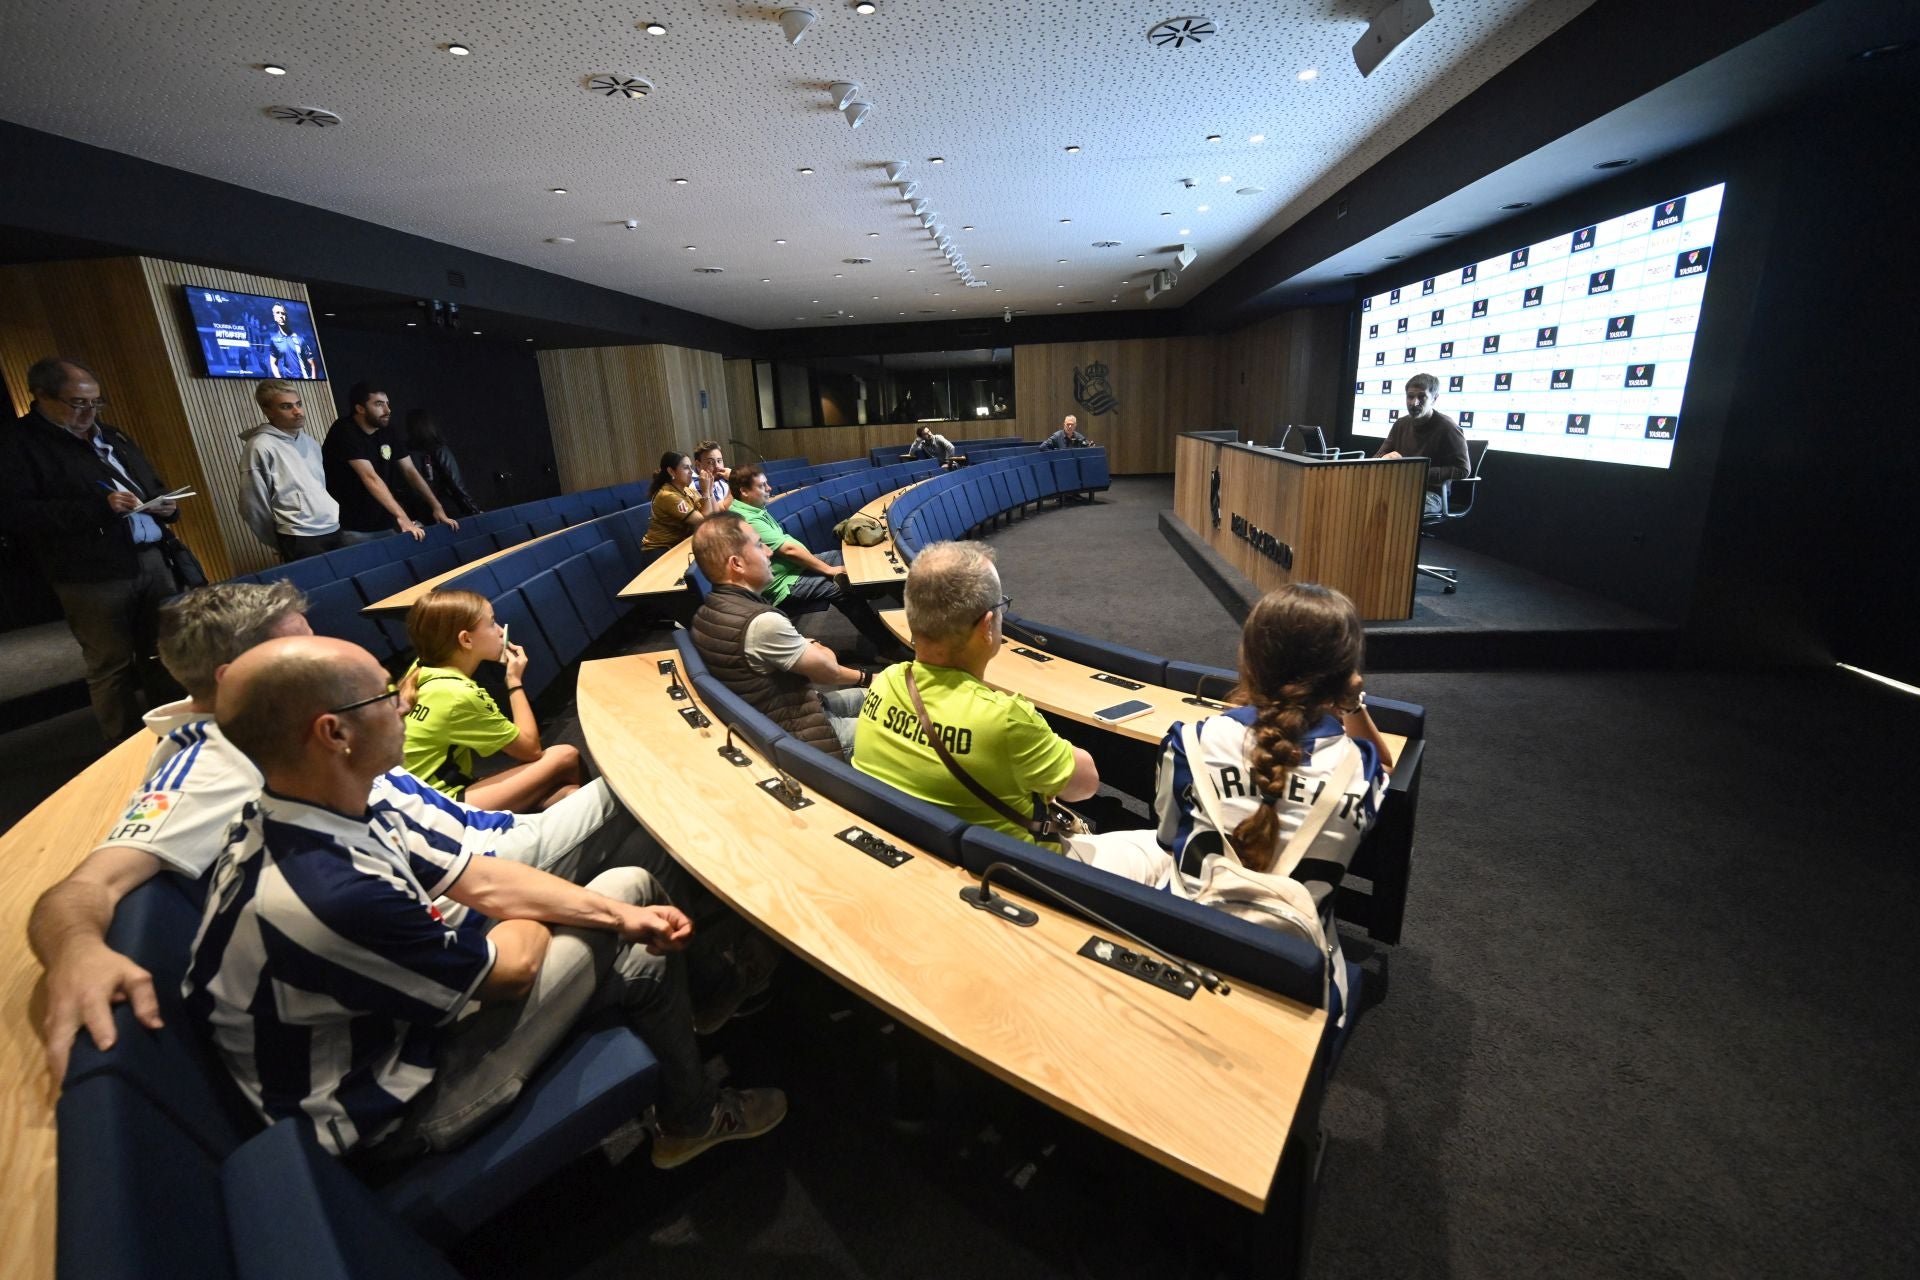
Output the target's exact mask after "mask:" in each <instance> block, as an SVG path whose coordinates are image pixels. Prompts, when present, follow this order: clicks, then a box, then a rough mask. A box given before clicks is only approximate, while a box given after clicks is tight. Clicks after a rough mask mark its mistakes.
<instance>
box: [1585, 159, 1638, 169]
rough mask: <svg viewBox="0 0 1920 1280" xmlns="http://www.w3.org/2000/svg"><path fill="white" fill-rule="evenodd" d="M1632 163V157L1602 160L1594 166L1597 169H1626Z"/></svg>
mask: <svg viewBox="0 0 1920 1280" xmlns="http://www.w3.org/2000/svg"><path fill="white" fill-rule="evenodd" d="M1632 163H1633V161H1632V160H1630V159H1629V160H1602V161H1601V162H1600V163H1599V164H1597V165H1595V166H1593V167H1594V168H1596V169H1624V168H1626V167H1627V166H1628V165H1630V164H1632Z"/></svg>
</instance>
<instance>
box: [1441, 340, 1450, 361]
mask: <svg viewBox="0 0 1920 1280" xmlns="http://www.w3.org/2000/svg"><path fill="white" fill-rule="evenodd" d="M1440 358H1441V359H1442V360H1451V359H1453V344H1452V343H1451V342H1443V343H1441V344H1440Z"/></svg>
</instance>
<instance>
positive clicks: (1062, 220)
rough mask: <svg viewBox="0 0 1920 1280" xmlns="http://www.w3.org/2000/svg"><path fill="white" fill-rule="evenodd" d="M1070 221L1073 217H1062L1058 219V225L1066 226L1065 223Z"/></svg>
mask: <svg viewBox="0 0 1920 1280" xmlns="http://www.w3.org/2000/svg"><path fill="white" fill-rule="evenodd" d="M1072 221H1073V219H1072V218H1062V219H1060V225H1061V226H1063V227H1064V226H1066V225H1067V224H1068V223H1069V222H1072Z"/></svg>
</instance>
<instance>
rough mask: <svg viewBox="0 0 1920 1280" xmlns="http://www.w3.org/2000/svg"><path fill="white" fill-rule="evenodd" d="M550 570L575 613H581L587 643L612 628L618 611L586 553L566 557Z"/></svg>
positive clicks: (617, 616)
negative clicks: (558, 581)
mask: <svg viewBox="0 0 1920 1280" xmlns="http://www.w3.org/2000/svg"><path fill="white" fill-rule="evenodd" d="M552 572H553V575H554V576H555V577H556V578H558V579H560V585H561V587H563V588H564V589H565V590H566V593H567V599H568V600H569V601H571V602H572V603H573V610H574V612H575V613H577V614H579V615H580V623H581V625H582V626H584V627H585V628H586V629H587V638H588V640H589V642H591V641H594V640H598V639H599V638H600V637H601V636H604V635H606V634H607V633H608V632H609V631H611V630H613V628H614V624H615V623H617V622H618V621H619V620H620V614H619V612H618V611H617V610H616V609H615V608H614V601H613V597H612V596H611V595H609V594H608V593H607V589H606V587H604V586H602V585H601V583H600V578H599V576H598V575H597V574H595V573H594V571H593V565H592V564H591V563H589V562H588V560H587V556H586V553H584V552H582V553H581V554H579V555H576V556H568V557H567V558H566V559H565V560H562V561H561V562H560V563H559V564H557V565H555V566H553V570H552Z"/></svg>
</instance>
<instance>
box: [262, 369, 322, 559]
mask: <svg viewBox="0 0 1920 1280" xmlns="http://www.w3.org/2000/svg"><path fill="white" fill-rule="evenodd" d="M253 398H254V400H255V401H257V402H258V403H259V405H260V408H261V411H262V412H264V413H265V414H266V415H267V420H266V421H265V422H263V423H261V424H260V425H259V426H257V427H251V428H249V429H248V430H246V431H243V432H241V433H240V438H241V439H242V440H244V441H246V443H247V453H246V457H245V458H243V459H242V460H241V462H240V514H241V515H242V516H244V517H245V518H246V521H247V527H248V528H249V529H251V530H253V533H254V536H255V537H257V538H259V539H260V541H262V542H264V543H266V544H267V545H268V546H270V547H275V548H277V549H278V550H279V552H280V558H281V559H282V560H286V561H289V562H291V561H294V560H300V559H304V558H305V557H307V556H317V555H319V554H320V553H321V552H323V551H333V550H336V549H337V548H339V547H340V546H341V545H342V539H341V536H340V504H339V503H338V502H336V501H335V500H334V497H333V495H332V494H330V493H328V492H327V481H326V467H325V464H324V463H323V462H322V461H321V456H320V442H319V441H317V440H315V439H314V438H313V437H312V436H310V435H308V434H307V433H306V432H304V431H302V430H301V429H300V427H301V425H302V424H303V423H305V422H306V420H307V411H306V409H305V408H304V407H303V406H302V405H301V403H300V393H299V392H298V391H297V390H295V389H294V387H293V384H292V383H288V382H282V381H280V380H279V379H277V378H272V379H269V380H267V381H265V382H262V383H261V384H260V385H259V386H258V387H257V388H255V389H254V393H253Z"/></svg>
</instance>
